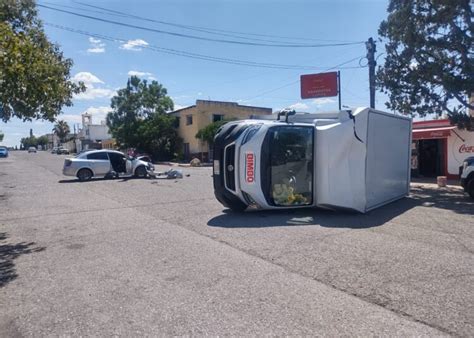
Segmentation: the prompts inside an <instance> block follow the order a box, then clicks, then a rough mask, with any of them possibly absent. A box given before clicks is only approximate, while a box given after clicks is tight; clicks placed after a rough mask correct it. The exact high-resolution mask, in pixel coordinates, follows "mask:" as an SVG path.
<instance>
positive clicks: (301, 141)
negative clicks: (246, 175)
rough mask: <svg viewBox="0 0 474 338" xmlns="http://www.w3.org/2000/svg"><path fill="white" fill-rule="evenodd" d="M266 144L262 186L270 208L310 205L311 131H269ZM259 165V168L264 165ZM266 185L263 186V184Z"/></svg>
mask: <svg viewBox="0 0 474 338" xmlns="http://www.w3.org/2000/svg"><path fill="white" fill-rule="evenodd" d="M265 139H266V140H265V142H266V143H267V145H268V148H267V149H268V154H267V159H266V160H264V159H263V157H262V161H263V162H267V163H268V164H267V165H268V167H267V168H266V170H264V171H265V173H263V175H265V176H266V177H267V179H266V180H263V179H262V185H265V187H263V186H262V187H263V188H264V190H266V191H265V194H266V195H267V199H269V201H270V202H271V204H273V205H277V206H290V205H291V206H294V205H309V204H312V202H313V128H309V127H298V126H281V127H273V128H271V129H270V130H269V131H268V133H267V136H266V137H265ZM263 162H262V166H264V165H265V164H264V163H263ZM264 181H266V184H264Z"/></svg>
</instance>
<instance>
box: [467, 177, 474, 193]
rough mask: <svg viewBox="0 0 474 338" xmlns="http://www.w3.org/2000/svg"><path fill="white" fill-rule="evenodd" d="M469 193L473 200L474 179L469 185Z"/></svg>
mask: <svg viewBox="0 0 474 338" xmlns="http://www.w3.org/2000/svg"><path fill="white" fill-rule="evenodd" d="M467 193H468V194H469V196H471V198H474V179H472V180H470V181H469V182H468V183H467Z"/></svg>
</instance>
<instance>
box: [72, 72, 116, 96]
mask: <svg viewBox="0 0 474 338" xmlns="http://www.w3.org/2000/svg"><path fill="white" fill-rule="evenodd" d="M72 81H74V82H79V81H82V82H84V84H85V86H86V91H85V92H83V93H80V94H77V95H74V98H75V99H77V100H95V99H100V98H111V97H112V96H114V95H115V93H116V92H117V91H116V90H112V89H108V88H97V87H96V86H95V85H94V84H97V83H100V84H103V83H104V81H102V80H101V79H99V78H98V77H97V76H95V75H94V74H92V73H90V72H80V73H77V74H76V75H74V76H73V78H72Z"/></svg>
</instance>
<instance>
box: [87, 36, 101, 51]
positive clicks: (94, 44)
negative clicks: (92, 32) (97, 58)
mask: <svg viewBox="0 0 474 338" xmlns="http://www.w3.org/2000/svg"><path fill="white" fill-rule="evenodd" d="M89 43H90V44H91V46H90V47H89V48H88V49H87V53H95V54H97V53H105V43H103V42H102V40H100V39H95V38H93V37H89Z"/></svg>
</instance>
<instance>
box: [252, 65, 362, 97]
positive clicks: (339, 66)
mask: <svg viewBox="0 0 474 338" xmlns="http://www.w3.org/2000/svg"><path fill="white" fill-rule="evenodd" d="M360 58H361V57H360V56H358V57H355V58H353V59H350V60H347V61H344V62H342V63H340V64H338V65H335V66H333V67H329V68H327V69H325V70H324V71H323V72H327V71H330V70H333V69H343V68H342V67H341V66H344V65H346V64H348V63H351V62H353V61H355V60H357V59H360ZM356 68H364V67H356ZM351 69H353V68H351ZM299 82H300V79H298V80H296V81H292V82H290V83H287V84H284V85H282V86H280V87H277V88H274V89H270V90H267V91H264V92H262V93H260V94H258V95H255V96H252V97H250V98H247V99H244V100H245V101H249V100H253V99H256V98H258V97H261V96H264V95H266V94H269V93H273V92H276V91H277V90H280V89H283V88H286V87H289V86H292V85H294V84H297V83H299Z"/></svg>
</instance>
